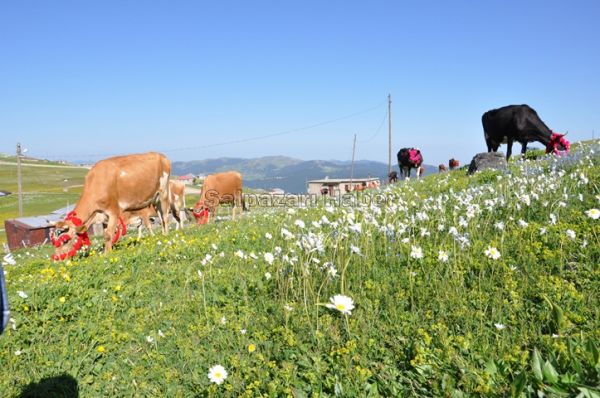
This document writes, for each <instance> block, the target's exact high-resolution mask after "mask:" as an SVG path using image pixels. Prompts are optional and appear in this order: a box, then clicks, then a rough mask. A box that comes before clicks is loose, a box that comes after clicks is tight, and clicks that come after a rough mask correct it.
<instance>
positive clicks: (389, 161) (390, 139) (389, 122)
mask: <svg viewBox="0 0 600 398" xmlns="http://www.w3.org/2000/svg"><path fill="white" fill-rule="evenodd" d="M391 172H392V95H391V94H388V175H389V174H390V173H391Z"/></svg>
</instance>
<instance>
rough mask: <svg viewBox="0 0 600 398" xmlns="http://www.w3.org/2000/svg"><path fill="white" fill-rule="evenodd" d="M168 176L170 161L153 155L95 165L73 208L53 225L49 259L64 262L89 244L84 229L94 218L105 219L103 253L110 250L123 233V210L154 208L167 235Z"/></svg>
mask: <svg viewBox="0 0 600 398" xmlns="http://www.w3.org/2000/svg"><path fill="white" fill-rule="evenodd" d="M170 174H171V162H170V161H169V160H168V159H167V158H166V157H165V156H164V155H162V154H160V153H156V152H149V153H144V154H136V155H127V156H117V157H112V158H108V159H104V160H101V161H99V162H98V163H96V164H95V165H94V167H92V168H91V169H90V171H89V172H88V173H87V175H86V176H85V181H84V186H83V192H82V194H81V197H80V198H79V200H78V201H77V204H76V205H75V209H74V210H73V211H72V212H71V213H69V214H68V215H67V217H66V218H65V220H64V221H60V222H57V223H56V224H55V229H54V233H53V243H54V246H56V249H55V251H54V255H53V258H54V259H55V260H64V259H65V258H67V257H72V256H74V255H75V254H76V252H77V251H78V250H79V249H80V248H81V246H82V245H83V244H85V245H89V239H88V236H87V229H88V228H89V227H90V225H91V224H93V223H94V222H95V221H96V220H97V215H98V216H103V217H106V219H107V227H106V229H105V230H104V251H105V252H106V251H109V250H110V249H111V248H112V245H113V243H114V242H113V239H114V237H115V235H117V236H118V235H120V231H121V230H124V227H122V229H119V228H118V227H120V226H123V225H124V223H123V221H122V217H120V216H121V215H122V214H123V213H124V212H125V211H132V210H139V209H143V208H145V207H148V206H150V205H152V204H154V205H156V206H157V209H158V210H159V212H160V213H161V215H162V228H163V233H167V232H168V228H169V227H168V224H167V222H166V219H167V218H166V216H167V214H168V211H169V175H170ZM158 202H160V206H158Z"/></svg>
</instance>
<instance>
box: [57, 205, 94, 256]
mask: <svg viewBox="0 0 600 398" xmlns="http://www.w3.org/2000/svg"><path fill="white" fill-rule="evenodd" d="M65 221H71V222H72V223H73V225H75V226H76V227H79V226H80V225H83V221H82V220H81V218H79V217H77V214H76V213H75V211H71V212H69V213H68V214H67V217H66V218H65ZM50 240H51V241H52V244H53V245H54V247H60V246H62V245H64V244H65V243H67V241H69V240H71V236H69V235H68V234H63V235H61V236H59V237H58V238H56V239H55V238H54V236H53V235H50ZM83 245H86V246H90V245H91V242H90V238H89V236H88V233H87V231H84V232H82V233H77V242H75V244H74V245H73V247H72V248H71V250H69V251H68V252H66V253H61V254H53V255H52V259H53V260H55V261H58V260H64V259H65V258H67V257H73V256H74V255H75V254H76V253H77V251H78V250H79V249H81V246H83Z"/></svg>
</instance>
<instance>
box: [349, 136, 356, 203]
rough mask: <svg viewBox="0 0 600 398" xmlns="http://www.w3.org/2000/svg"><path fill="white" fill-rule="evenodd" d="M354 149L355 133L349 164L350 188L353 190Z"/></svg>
mask: <svg viewBox="0 0 600 398" xmlns="http://www.w3.org/2000/svg"><path fill="white" fill-rule="evenodd" d="M355 151H356V134H354V143H353V144H352V163H351V164H350V190H351V191H354V152H355Z"/></svg>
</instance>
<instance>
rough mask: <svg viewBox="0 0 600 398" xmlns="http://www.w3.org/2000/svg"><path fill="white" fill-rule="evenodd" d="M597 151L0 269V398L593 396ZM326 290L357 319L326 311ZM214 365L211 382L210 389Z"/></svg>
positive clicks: (599, 286)
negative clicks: (69, 395)
mask: <svg viewBox="0 0 600 398" xmlns="http://www.w3.org/2000/svg"><path fill="white" fill-rule="evenodd" d="M590 146H593V147H594V149H595V154H594V155H588V154H587V153H588V152H587V150H588V148H589V147H590ZM598 146H599V145H598V144H597V143H591V144H589V145H588V146H587V147H586V148H584V149H581V148H579V150H580V151H586V152H585V154H584V155H581V152H579V153H577V149H578V148H577V147H576V148H575V149H576V151H575V152H576V153H575V154H574V155H573V157H572V158H569V159H563V160H560V161H558V162H557V161H555V160H553V159H551V158H550V159H549V158H546V157H544V158H541V159H538V160H535V161H528V162H521V163H516V162H515V163H511V166H510V167H511V173H509V174H503V173H500V172H495V171H493V172H483V173H478V174H476V175H475V176H473V177H467V176H466V175H465V173H464V172H462V171H455V172H449V173H444V174H441V175H435V176H431V177H428V178H425V179H423V180H421V181H408V182H405V183H404V182H403V183H400V184H398V185H396V186H395V187H394V188H391V189H384V190H382V191H381V192H376V191H372V192H367V193H365V194H361V195H360V196H358V197H357V200H358V202H359V203H358V204H356V205H354V206H341V207H338V206H334V207H327V208H326V207H324V206H318V207H316V208H306V209H297V208H296V209H291V210H288V209H273V210H272V211H265V212H251V213H250V214H248V215H247V216H246V217H245V218H243V219H242V220H240V221H236V222H222V223H217V224H211V225H207V226H202V227H193V228H188V229H186V230H184V231H183V232H172V233H170V234H169V235H168V236H157V237H147V238H143V239H142V240H140V241H136V240H135V239H132V238H129V239H127V240H124V241H122V242H120V243H119V244H118V245H117V246H116V247H115V250H114V251H112V252H111V253H109V254H106V255H104V254H100V253H98V250H99V249H100V242H95V243H94V246H93V250H92V251H91V252H90V254H89V255H88V256H83V257H79V258H76V259H74V260H73V261H70V262H66V263H53V262H51V261H50V260H49V254H50V248H48V247H44V248H39V249H29V250H22V251H20V252H19V253H18V254H16V255H15V259H16V261H17V265H16V266H10V265H9V266H5V269H6V271H7V274H6V278H7V283H8V290H9V300H10V302H11V306H12V314H11V317H12V318H13V319H14V320H15V323H14V329H13V328H12V327H11V326H10V325H9V329H8V330H7V332H6V334H5V335H3V336H2V337H1V338H0V369H2V374H4V375H6V376H5V377H3V378H2V379H0V391H3V392H4V395H5V396H9V397H10V396H17V395H19V394H20V393H22V392H24V391H31V390H36V389H37V390H38V391H42V390H43V389H44V388H46V389H50V390H51V389H55V388H58V387H57V384H60V385H67V387H69V388H70V389H71V390H72V389H73V385H75V388H76V390H77V391H78V393H79V394H80V395H81V396H86V397H87V396H118V397H120V396H124V397H129V396H156V397H164V396H168V397H196V396H231V397H238V396H250V397H251V396H293V397H310V396H385V397H390V396H454V397H460V396H486V397H487V396H511V395H512V396H535V395H540V394H545V395H546V396H577V395H578V394H580V396H582V397H595V396H598V395H597V394H599V392H598V391H599V386H600V356H599V354H598V341H599V340H600V297H599V295H598V292H599V291H600V278H599V276H600V266H599V259H600V240H599V233H600V228H599V223H600V220H594V219H592V218H591V217H590V216H588V215H587V214H586V211H589V210H590V209H593V208H596V209H597V208H599V207H600V200H599V199H598V195H600V186H599V181H600V157H598V155H597V154H598V153H600V151H599V150H598ZM586 156H587V157H586ZM368 195H374V196H368ZM369 199H372V200H373V202H371V204H369V205H366V204H365V203H367V202H369ZM360 203H363V205H361V204H360ZM551 215H552V216H551ZM324 217H325V218H324ZM552 217H554V219H555V222H552V221H551V220H552ZM297 220H301V221H302V222H298V221H297ZM499 222H502V223H503V227H502V228H499V226H498V223H499ZM453 228H455V229H456V231H454V229H453ZM541 229H542V230H541ZM569 230H572V231H573V232H574V234H575V238H571V237H570V236H569V234H570V232H568V231H569ZM542 232H543V233H542ZM490 248H495V249H497V250H498V251H499V252H500V254H501V256H500V257H499V258H498V259H496V260H494V259H492V258H489V257H488V256H486V254H485V252H486V250H489V249H490ZM419 249H420V251H421V252H422V254H423V257H422V258H419V256H418V255H417V254H418V252H419ZM353 250H354V251H353ZM440 250H442V251H445V252H446V253H447V254H448V261H447V262H443V261H441V260H439V259H438V257H439V251H440ZM356 251H359V252H360V254H357V253H356ZM221 253H222V254H221ZM265 255H266V256H265ZM271 255H272V257H271ZM271 259H272V261H271ZM333 269H335V271H336V272H335V276H333V273H332V272H331V271H332V270H333ZM18 291H22V292H24V293H25V294H26V295H27V297H26V298H22V297H21V296H20V295H19V294H18ZM336 294H344V295H346V296H349V297H351V298H352V299H353V300H354V303H355V305H356V308H355V309H354V310H353V311H352V314H351V315H349V316H346V315H343V314H341V313H339V312H337V311H335V310H332V309H329V308H327V307H326V306H325V305H324V304H326V303H328V302H329V300H330V297H332V296H334V295H336ZM11 325H12V324H11ZM242 331H244V332H242ZM252 348H255V349H254V350H252ZM17 354H18V355H17ZM216 364H220V365H222V366H224V367H225V369H226V370H227V372H228V373H229V375H228V377H227V379H226V380H225V381H224V382H223V384H221V385H217V384H213V383H211V382H210V380H209V379H208V377H207V373H208V370H209V368H210V367H212V366H213V365H216ZM57 380H61V381H63V382H64V383H58V382H57ZM594 394H596V395H594Z"/></svg>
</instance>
